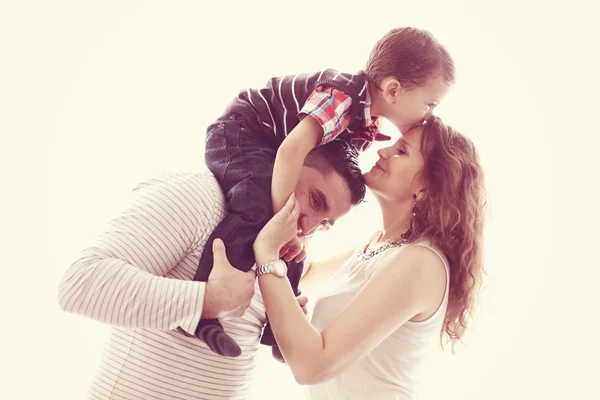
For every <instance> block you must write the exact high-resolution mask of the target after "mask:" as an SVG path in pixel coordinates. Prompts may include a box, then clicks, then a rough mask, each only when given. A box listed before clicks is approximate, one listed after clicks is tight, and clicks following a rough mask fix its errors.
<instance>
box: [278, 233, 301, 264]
mask: <svg viewBox="0 0 600 400" xmlns="http://www.w3.org/2000/svg"><path fill="white" fill-rule="evenodd" d="M306 245H307V243H306V239H304V238H299V237H298V236H294V237H293V238H292V239H291V240H290V241H289V242H287V243H286V244H285V245H284V246H283V247H282V248H281V250H280V251H279V257H280V258H283V260H285V261H286V262H287V261H290V260H292V259H293V260H294V261H295V262H300V261H302V260H304V258H306ZM284 256H285V257H284Z"/></svg>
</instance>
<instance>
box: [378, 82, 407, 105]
mask: <svg viewBox="0 0 600 400" xmlns="http://www.w3.org/2000/svg"><path fill="white" fill-rule="evenodd" d="M382 89H383V96H384V97H385V98H386V99H388V101H391V102H393V101H394V100H395V99H396V97H397V96H398V94H399V93H400V92H401V91H402V89H403V88H402V85H400V82H399V81H398V80H397V79H396V78H387V79H385V80H384V81H383V88H382Z"/></svg>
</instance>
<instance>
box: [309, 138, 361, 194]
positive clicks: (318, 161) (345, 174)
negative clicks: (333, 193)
mask: <svg viewBox="0 0 600 400" xmlns="http://www.w3.org/2000/svg"><path fill="white" fill-rule="evenodd" d="M304 166H306V167H311V168H314V169H316V170H317V171H319V172H321V173H322V174H330V173H332V172H337V173H338V174H340V176H341V177H342V178H343V179H344V181H345V182H346V184H347V185H348V188H349V189H350V194H351V199H350V200H351V203H352V204H353V205H358V204H360V203H361V202H362V201H363V200H364V198H365V191H366V189H365V178H364V177H363V175H362V171H361V170H360V167H359V166H358V150H356V148H355V147H354V146H352V145H350V144H348V143H347V142H345V141H343V140H333V141H331V142H329V143H327V144H324V145H321V146H316V147H315V148H313V149H312V150H311V151H310V152H309V153H308V154H307V155H306V158H305V159H304Z"/></svg>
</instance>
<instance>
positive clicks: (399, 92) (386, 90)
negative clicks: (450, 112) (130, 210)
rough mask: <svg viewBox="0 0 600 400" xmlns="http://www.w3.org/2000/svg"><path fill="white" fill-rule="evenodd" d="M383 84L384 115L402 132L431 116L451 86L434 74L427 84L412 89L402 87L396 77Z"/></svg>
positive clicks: (385, 80) (420, 123) (387, 79)
mask: <svg viewBox="0 0 600 400" xmlns="http://www.w3.org/2000/svg"><path fill="white" fill-rule="evenodd" d="M381 84H382V85H381V88H382V89H383V98H384V100H385V106H384V112H383V113H382V117H384V118H386V119H388V120H389V121H390V122H391V123H393V124H394V126H396V128H397V129H398V130H399V131H400V132H402V133H406V132H408V131H409V130H410V129H411V128H412V127H414V126H419V125H422V124H423V121H425V120H428V119H429V118H431V115H432V114H433V110H434V109H435V107H436V106H437V105H438V104H439V103H440V102H441V101H442V99H443V98H444V96H445V95H446V93H447V92H448V89H449V88H450V87H449V86H448V85H447V84H446V82H445V81H444V79H443V77H442V76H441V75H436V76H433V77H431V78H429V79H428V80H427V82H426V83H425V85H423V86H418V87H416V88H412V89H406V88H404V87H402V86H401V85H400V83H399V82H398V81H397V80H396V79H394V78H386V79H384V80H383V81H382V82H381Z"/></svg>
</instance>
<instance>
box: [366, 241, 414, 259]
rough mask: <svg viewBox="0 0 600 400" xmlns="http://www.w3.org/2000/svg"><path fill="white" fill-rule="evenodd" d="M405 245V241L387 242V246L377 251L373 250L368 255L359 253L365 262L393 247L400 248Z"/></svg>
mask: <svg viewBox="0 0 600 400" xmlns="http://www.w3.org/2000/svg"><path fill="white" fill-rule="evenodd" d="M404 243H405V241H404V240H399V241H393V242H387V243H386V244H384V245H383V246H380V247H378V248H376V249H375V250H372V251H370V252H368V253H366V254H365V253H364V252H363V251H359V252H358V257H359V258H360V259H361V260H363V261H367V260H369V259H371V258H373V257H375V256H376V255H377V254H379V253H381V252H383V251H386V250H387V249H390V248H392V247H400V246H402V245H403V244H404Z"/></svg>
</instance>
